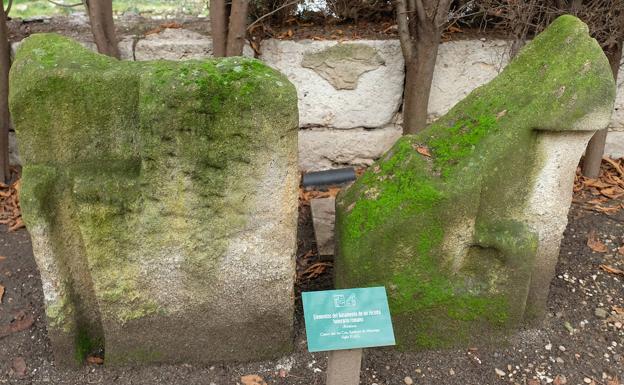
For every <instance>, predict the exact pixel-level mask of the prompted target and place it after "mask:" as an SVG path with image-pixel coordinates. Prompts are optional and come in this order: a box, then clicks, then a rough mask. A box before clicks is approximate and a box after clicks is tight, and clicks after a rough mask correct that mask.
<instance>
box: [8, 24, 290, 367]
mask: <svg viewBox="0 0 624 385" xmlns="http://www.w3.org/2000/svg"><path fill="white" fill-rule="evenodd" d="M10 104H11V112H12V116H13V119H14V124H15V127H16V132H17V135H18V139H19V149H20V155H21V156H22V160H23V163H24V169H23V187H22V194H21V204H22V210H23V216H24V219H25V221H26V223H27V227H28V230H29V231H30V233H31V236H32V241H33V249H34V253H35V257H36V259H37V263H38V266H39V268H40V271H41V277H42V281H43V290H44V294H45V304H46V314H47V318H48V331H49V335H50V338H51V340H52V343H53V346H54V350H55V353H56V357H57V359H58V360H59V361H62V362H65V363H70V362H72V361H74V360H75V359H76V358H77V359H79V360H80V359H82V358H83V357H84V355H85V354H87V353H89V352H90V351H91V350H92V349H93V348H95V347H104V348H105V352H106V362H107V363H108V364H118V363H119V364H121V363H133V364H138V363H144V362H211V361H224V360H249V359H259V358H263V357H269V356H274V355H278V354H280V353H283V352H285V351H288V350H289V349H290V347H291V343H292V341H291V331H292V317H293V277H294V275H295V274H294V260H293V258H294V252H295V242H296V240H295V235H296V218H297V184H298V172H297V131H296V129H297V105H296V92H295V89H294V87H293V86H292V84H291V83H290V82H289V81H288V80H287V79H286V78H285V77H284V76H282V75H281V74H279V73H278V72H276V71H274V70H272V69H270V68H268V67H267V66H265V65H264V64H262V63H261V62H259V61H257V60H254V59H244V58H229V59H223V60H207V61H185V62H178V63H175V62H166V61H154V62H141V63H138V62H123V61H117V60H115V59H112V58H108V57H105V56H102V55H98V54H95V53H92V52H90V51H88V50H87V49H85V48H82V47H81V46H80V45H78V43H76V42H74V41H72V40H70V39H67V38H64V37H61V36H58V35H53V34H45V35H33V36H31V37H29V38H28V39H26V40H25V41H24V43H23V44H22V46H21V48H20V49H19V50H18V52H17V56H16V59H15V62H14V64H13V66H12V68H11V96H10Z"/></svg>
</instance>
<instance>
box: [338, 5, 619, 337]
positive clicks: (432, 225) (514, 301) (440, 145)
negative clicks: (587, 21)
mask: <svg viewBox="0 0 624 385" xmlns="http://www.w3.org/2000/svg"><path fill="white" fill-rule="evenodd" d="M614 95H615V84H614V81H613V77H612V75H611V71H610V68H609V64H608V62H607V59H606V57H605V56H604V54H603V53H602V50H601V49H600V47H599V45H598V44H597V43H596V42H595V41H594V40H593V39H592V38H590V37H589V35H588V33H587V27H586V26H585V25H584V24H583V23H582V22H581V21H580V20H578V19H576V18H574V17H572V16H563V17H560V18H558V19H557V20H556V21H555V22H554V23H553V24H552V25H551V26H550V27H549V28H548V29H547V30H546V31H545V32H544V33H542V34H541V35H539V36H538V37H536V38H535V39H534V40H533V42H531V43H530V44H528V45H527V46H526V47H525V48H524V49H523V50H522V51H521V53H520V55H519V56H518V57H517V58H516V59H515V60H514V61H513V62H512V63H510V65H508V66H507V68H506V69H505V70H504V71H503V72H502V73H501V74H500V75H499V76H498V77H496V78H495V79H494V80H493V81H492V82H490V83H489V84H487V85H486V86H483V87H481V88H479V89H477V90H475V91H474V92H473V93H471V94H470V95H469V96H468V97H467V98H466V99H464V100H463V101H462V102H460V103H458V104H457V105H456V106H455V107H454V108H453V109H452V110H451V111H450V112H449V113H448V114H447V115H445V116H444V117H442V118H441V119H439V120H438V121H436V122H435V123H433V124H432V125H430V126H429V127H428V128H427V129H425V130H424V131H423V132H421V133H419V134H417V135H409V136H404V137H402V138H401V139H399V140H398V141H397V143H396V144H395V145H394V147H393V148H392V149H390V151H389V152H388V153H387V154H386V155H385V156H383V157H382V159H380V160H379V161H378V162H377V163H375V164H374V165H373V166H372V167H370V169H369V170H368V171H367V172H366V173H365V174H364V175H363V176H362V177H361V178H360V179H359V180H358V181H357V182H355V183H354V184H353V185H352V186H351V187H350V188H349V189H348V190H346V191H345V192H344V193H342V194H341V195H340V196H339V199H338V201H337V219H336V220H337V222H336V231H337V249H336V250H337V255H336V284H337V286H338V287H357V286H375V285H385V286H386V288H387V290H388V294H389V300H390V308H391V312H392V314H393V316H394V321H395V332H396V334H397V340H398V344H399V346H400V347H401V348H404V349H419V348H437V347H446V346H452V345H465V344H468V343H478V342H484V340H487V339H488V338H490V337H493V336H494V337H495V336H496V335H497V334H498V333H499V332H500V331H503V330H505V329H506V328H507V327H509V326H511V325H514V324H516V323H518V322H519V321H520V320H521V319H522V317H523V312H524V304H525V302H526V295H527V292H528V285H529V283H530V277H531V271H532V265H533V259H534V258H535V252H536V249H537V246H538V240H537V237H536V234H534V233H532V232H531V231H530V230H529V228H528V227H527V226H526V225H525V224H523V223H522V217H521V215H520V214H521V213H522V212H523V209H524V206H525V205H526V200H527V199H528V195H529V192H530V191H531V190H532V187H533V185H534V183H535V180H534V177H535V176H534V175H532V170H534V169H536V167H537V165H538V164H539V162H540V159H538V158H537V156H536V154H535V153H536V151H535V147H534V146H535V139H536V130H557V131H558V130H568V129H571V128H572V127H573V126H574V124H575V123H577V122H578V121H579V120H581V119H582V118H584V117H585V116H587V115H588V114H591V113H592V112H594V111H596V110H602V109H604V108H605V106H607V108H608V106H610V105H612V103H613V99H614Z"/></svg>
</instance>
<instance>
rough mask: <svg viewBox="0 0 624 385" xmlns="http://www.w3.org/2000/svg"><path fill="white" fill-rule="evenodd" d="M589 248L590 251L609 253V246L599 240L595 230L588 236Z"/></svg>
mask: <svg viewBox="0 0 624 385" xmlns="http://www.w3.org/2000/svg"><path fill="white" fill-rule="evenodd" d="M587 246H589V248H590V249H592V250H594V251H595V252H597V253H606V252H607V251H609V249H608V248H607V246H606V245H605V244H604V243H602V241H600V239H598V236H597V235H596V232H595V231H594V230H591V231H590V232H589V234H587Z"/></svg>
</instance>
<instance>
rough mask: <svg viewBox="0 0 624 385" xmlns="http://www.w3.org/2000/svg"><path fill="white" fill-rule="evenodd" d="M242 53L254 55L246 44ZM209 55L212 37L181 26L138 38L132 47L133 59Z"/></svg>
mask: <svg viewBox="0 0 624 385" xmlns="http://www.w3.org/2000/svg"><path fill="white" fill-rule="evenodd" d="M123 41H124V42H125V41H127V40H126V39H124V40H123ZM243 55H244V56H247V57H253V56H254V55H253V50H252V49H251V47H250V46H249V45H248V44H245V47H244V48H243ZM209 57H212V38H211V37H210V36H206V35H202V34H199V33H197V32H194V31H190V30H187V29H183V28H165V29H163V30H162V31H161V32H159V33H153V34H150V35H147V36H145V37H144V38H141V39H138V40H137V42H136V45H135V47H134V59H135V60H158V59H165V60H189V59H205V58H209Z"/></svg>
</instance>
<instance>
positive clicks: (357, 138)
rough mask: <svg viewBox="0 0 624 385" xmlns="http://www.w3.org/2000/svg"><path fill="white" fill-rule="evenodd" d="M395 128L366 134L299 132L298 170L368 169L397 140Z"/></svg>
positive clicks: (358, 130)
mask: <svg viewBox="0 0 624 385" xmlns="http://www.w3.org/2000/svg"><path fill="white" fill-rule="evenodd" d="M401 134H402V129H401V127H399V126H395V125H389V126H387V127H384V128H378V129H374V130H368V129H364V128H356V129H352V130H328V129H309V130H300V131H299V167H300V169H302V170H305V171H320V170H326V169H330V168H336V167H344V165H347V164H348V165H354V166H369V165H371V164H373V162H374V161H375V160H376V159H377V158H379V157H380V156H381V155H382V154H383V153H384V152H386V151H387V150H388V149H389V148H390V147H392V145H393V144H394V142H396V140H397V139H399V138H400V137H401Z"/></svg>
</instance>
